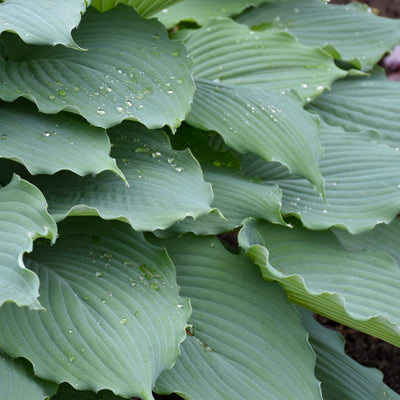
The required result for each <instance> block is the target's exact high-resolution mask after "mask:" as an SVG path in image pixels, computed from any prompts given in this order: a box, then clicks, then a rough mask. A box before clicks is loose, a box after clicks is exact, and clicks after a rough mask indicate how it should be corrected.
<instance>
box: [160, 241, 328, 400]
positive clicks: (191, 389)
mask: <svg viewBox="0 0 400 400" xmlns="http://www.w3.org/2000/svg"><path fill="white" fill-rule="evenodd" d="M165 244H166V247H167V249H168V252H169V254H170V255H171V258H172V259H173V261H174V263H175V265H176V268H177V280H178V283H179V285H180V286H181V293H182V295H184V296H186V297H189V298H190V300H191V304H192V306H193V314H192V317H191V319H190V320H189V322H190V323H191V324H192V325H193V327H192V330H191V331H190V332H189V335H188V337H187V339H186V340H185V342H184V343H183V344H182V351H181V355H180V356H179V358H178V361H177V363H176V364H175V366H174V368H173V369H172V370H170V371H165V372H164V373H163V374H162V375H161V376H160V378H159V379H158V380H157V385H156V390H157V392H160V393H169V392H172V391H175V392H177V393H179V394H180V395H181V396H183V397H184V398H185V399H190V400H203V399H205V398H207V399H213V400H225V399H230V398H231V399H250V398H251V399H254V400H258V399H260V400H261V399H263V400H265V399H267V398H268V399H272V398H273V399H282V400H283V399H285V400H291V399H293V400H294V399H296V400H301V399H305V400H311V399H321V395H320V389H319V383H318V382H317V380H316V379H315V378H314V355H313V353H312V352H311V351H310V347H309V344H308V342H307V339H306V332H305V331H304V329H303V327H302V325H301V323H300V324H299V322H300V321H299V316H298V314H297V312H296V311H295V310H294V308H293V306H292V305H291V304H290V303H288V301H287V299H286V296H285V293H284V292H283V290H281V288H280V287H279V286H278V285H276V284H275V283H272V282H268V283H267V282H263V281H262V279H260V276H259V272H258V271H257V270H256V269H254V268H252V265H250V264H249V263H248V262H247V261H246V259H245V258H243V257H242V256H236V255H234V254H232V253H229V252H228V251H227V250H225V249H224V247H223V246H222V244H221V243H220V242H219V241H218V239H217V238H216V237H209V238H205V237H202V238H201V237H194V236H186V237H184V238H182V239H172V240H170V241H168V242H165Z"/></svg>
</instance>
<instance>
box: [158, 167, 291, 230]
mask: <svg viewBox="0 0 400 400" xmlns="http://www.w3.org/2000/svg"><path fill="white" fill-rule="evenodd" d="M202 169H203V173H204V179H205V180H206V182H210V183H211V185H212V188H213V193H214V201H213V203H212V206H213V207H214V208H216V209H218V210H220V211H221V213H222V215H223V216H224V219H223V218H221V216H219V215H216V214H215V213H212V214H207V215H202V216H200V217H199V218H197V219H196V220H193V219H192V218H187V219H185V220H184V221H182V222H178V223H177V224H175V225H173V226H172V227H171V228H170V229H169V230H168V231H167V232H164V233H163V232H157V235H160V236H162V235H164V234H166V233H168V234H170V233H171V232H175V233H176V232H179V233H181V232H194V233H195V234H197V235H210V234H218V233H221V232H226V231H230V230H232V229H235V228H237V227H238V226H241V224H242V221H243V220H244V219H245V218H247V217H249V216H251V217H254V218H260V219H266V220H268V221H271V222H274V223H276V224H285V222H284V221H283V219H282V215H281V213H280V208H281V199H282V192H281V191H280V189H279V188H278V186H276V185H274V186H272V185H270V186H267V185H263V184H261V183H258V182H253V181H252V180H250V178H248V177H246V176H244V175H243V174H242V173H241V172H240V171H239V170H236V169H232V168H224V167H212V166H209V165H206V166H204V164H203V165H202Z"/></svg>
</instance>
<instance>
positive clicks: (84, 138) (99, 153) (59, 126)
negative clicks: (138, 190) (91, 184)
mask: <svg viewBox="0 0 400 400" xmlns="http://www.w3.org/2000/svg"><path fill="white" fill-rule="evenodd" d="M0 130H1V136H0V140H1V142H0V143H1V148H0V157H3V158H8V159H11V160H14V161H17V162H20V163H21V164H23V165H24V166H25V167H26V168H27V169H28V171H29V172H30V173H31V174H33V175H35V174H54V173H55V172H57V171H60V170H70V171H72V172H74V173H76V174H79V175H87V174H89V173H92V174H98V173H100V172H102V171H104V170H110V171H113V172H115V173H117V174H119V175H120V176H121V177H123V174H122V172H121V171H120V170H119V168H118V167H117V164H116V162H115V160H114V159H112V158H111V157H110V156H109V152H110V149H111V147H110V140H109V139H108V136H107V133H106V132H105V130H104V129H100V128H96V127H93V126H90V125H88V124H87V123H85V121H83V120H81V119H80V118H78V117H76V116H74V115H71V114H67V113H63V114H57V115H45V114H40V113H38V112H37V111H35V110H34V109H33V107H32V105H31V104H29V103H28V102H14V103H5V102H0Z"/></svg>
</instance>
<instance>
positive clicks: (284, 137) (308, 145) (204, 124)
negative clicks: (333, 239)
mask: <svg viewBox="0 0 400 400" xmlns="http://www.w3.org/2000/svg"><path fill="white" fill-rule="evenodd" d="M289 116H290V117H289ZM186 120H187V122H188V123H190V124H191V125H193V126H196V127H198V128H201V129H205V130H213V131H217V132H218V133H220V134H221V136H222V137H223V138H224V140H225V142H226V143H227V144H228V145H230V146H231V147H232V148H234V149H235V150H237V151H240V152H252V153H255V154H257V155H259V156H261V157H263V158H264V159H265V160H276V161H279V162H281V163H282V164H283V165H285V166H287V167H288V168H289V169H290V170H291V171H293V172H294V173H297V174H300V175H303V176H305V177H306V178H307V179H309V181H310V182H312V184H313V185H314V186H315V187H316V188H317V190H318V191H319V192H320V193H322V192H323V190H324V189H323V188H324V183H323V179H322V176H321V174H320V172H319V168H318V159H319V157H320V154H321V153H322V149H321V146H320V144H319V141H318V135H319V124H318V121H316V119H315V118H313V116H312V115H311V114H307V113H306V112H305V111H304V110H303V109H302V107H301V106H300V105H299V104H298V103H297V102H296V101H295V100H293V99H291V98H289V97H288V96H282V95H280V94H278V93H271V94H269V93H265V92H264V91H262V90H257V91H256V90H255V89H247V88H246V87H240V88H237V87H234V86H231V85H229V86H228V85H222V84H219V83H214V82H210V81H205V80H197V90H196V94H195V98H194V102H193V104H192V109H191V112H190V113H189V115H188V117H187V119H186ZM299 149H301V151H299Z"/></svg>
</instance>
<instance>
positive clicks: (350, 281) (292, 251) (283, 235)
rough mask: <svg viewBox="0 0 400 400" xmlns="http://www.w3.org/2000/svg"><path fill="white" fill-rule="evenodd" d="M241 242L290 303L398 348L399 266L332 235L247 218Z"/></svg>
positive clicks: (386, 256)
mask: <svg viewBox="0 0 400 400" xmlns="http://www.w3.org/2000/svg"><path fill="white" fill-rule="evenodd" d="M239 244H240V246H241V247H242V248H244V249H245V250H246V252H247V255H248V256H249V257H250V258H251V259H252V260H253V261H254V262H255V263H256V264H257V265H258V266H259V267H260V269H261V272H262V275H263V276H264V278H265V279H268V280H276V281H278V282H279V283H280V284H281V285H282V286H283V287H284V289H285V290H286V293H287V294H288V297H289V299H290V300H291V301H293V302H294V303H296V304H299V305H301V306H303V307H305V308H308V309H311V310H312V311H315V312H317V313H319V314H321V315H324V316H326V317H328V318H330V319H333V320H335V321H338V322H340V323H342V324H344V325H347V326H350V327H352V328H354V329H357V330H360V331H362V332H365V333H368V334H370V335H373V336H376V337H379V338H381V339H383V340H385V341H387V342H389V343H392V344H394V345H395V346H399V345H400V312H399V308H398V306H397V294H396V293H399V290H400V280H399V276H400V268H399V266H398V265H397V264H396V263H395V262H394V261H393V259H392V258H391V257H389V256H388V255H387V254H386V253H373V252H371V251H367V252H351V251H347V250H346V249H345V248H344V247H343V246H341V244H340V242H339V241H338V239H337V238H336V237H335V236H334V235H333V234H332V232H328V231H327V232H313V231H310V230H307V229H305V228H302V227H300V226H297V224H296V226H295V228H293V229H288V228H284V227H279V226H278V225H272V224H267V223H266V222H262V221H256V220H249V221H248V223H247V224H245V226H244V227H243V228H242V230H241V231H240V233H239Z"/></svg>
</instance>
